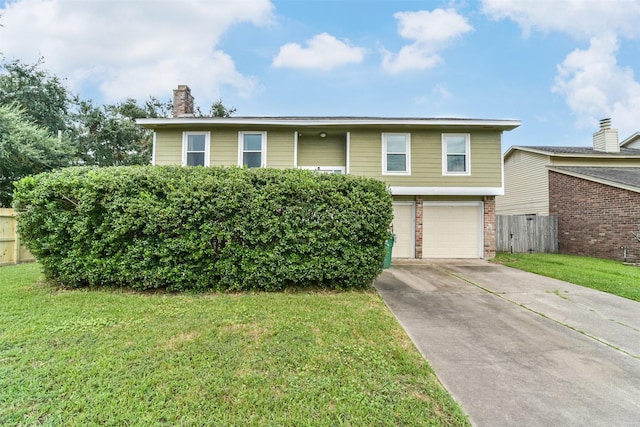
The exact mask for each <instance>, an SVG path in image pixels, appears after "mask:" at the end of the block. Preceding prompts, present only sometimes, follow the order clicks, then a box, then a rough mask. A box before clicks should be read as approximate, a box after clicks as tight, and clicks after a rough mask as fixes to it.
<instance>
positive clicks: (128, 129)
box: [75, 98, 166, 166]
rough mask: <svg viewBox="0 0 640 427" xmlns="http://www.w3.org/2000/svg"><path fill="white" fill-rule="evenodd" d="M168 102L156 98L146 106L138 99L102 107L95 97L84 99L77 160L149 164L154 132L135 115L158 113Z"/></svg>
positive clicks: (120, 163)
mask: <svg viewBox="0 0 640 427" xmlns="http://www.w3.org/2000/svg"><path fill="white" fill-rule="evenodd" d="M164 105H166V104H163V103H160V102H159V101H157V100H155V99H154V98H151V99H150V100H149V101H147V104H145V106H144V107H140V106H138V104H137V102H136V101H135V100H134V99H127V100H126V101H124V102H121V103H119V104H111V105H104V106H98V107H96V106H94V105H93V103H92V102H91V101H81V102H80V104H79V108H78V113H77V115H76V118H75V122H76V126H77V128H76V132H77V136H76V138H75V140H76V150H77V157H78V159H77V162H78V163H79V164H84V165H97V166H121V165H141V164H148V163H149V161H150V160H151V133H150V132H149V131H147V130H146V129H143V128H141V127H140V126H138V125H136V123H135V119H138V118H142V117H153V116H157V115H158V114H160V113H162V111H163V110H161V108H162V107H163V106H164Z"/></svg>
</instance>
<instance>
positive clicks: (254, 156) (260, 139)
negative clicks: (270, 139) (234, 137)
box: [238, 132, 267, 168]
mask: <svg viewBox="0 0 640 427" xmlns="http://www.w3.org/2000/svg"><path fill="white" fill-rule="evenodd" d="M238 144H239V149H238V165H239V166H246V167H248V168H260V167H265V166H266V165H267V133H266V132H240V133H239V134H238Z"/></svg>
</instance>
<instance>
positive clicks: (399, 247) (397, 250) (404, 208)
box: [391, 202, 415, 258]
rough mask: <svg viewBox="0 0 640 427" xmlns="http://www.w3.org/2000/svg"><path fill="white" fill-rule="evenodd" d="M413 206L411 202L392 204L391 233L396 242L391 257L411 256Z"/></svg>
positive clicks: (412, 253) (412, 252)
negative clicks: (394, 236)
mask: <svg viewBox="0 0 640 427" xmlns="http://www.w3.org/2000/svg"><path fill="white" fill-rule="evenodd" d="M413 218H414V206H413V203H402V202H398V203H394V204H393V222H392V227H393V233H394V234H395V235H396V242H395V244H394V245H393V251H392V252H391V256H392V257H393V258H413V257H414V256H415V251H414V245H413V241H414V237H413V236H414V230H415V228H414V226H413Z"/></svg>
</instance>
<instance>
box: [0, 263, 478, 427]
mask: <svg viewBox="0 0 640 427" xmlns="http://www.w3.org/2000/svg"><path fill="white" fill-rule="evenodd" d="M41 279H42V277H41V274H40V267H39V265H38V264H25V265H18V266H9V267H2V268H0V425H2V426H4V425H12V426H13V425H24V426H31V425H48V426H92V425H109V426H123V425H127V426H138V425H140V426H150V425H153V426H162V425H167V426H174V425H179V426H203V425H224V426H246V425H249V426H250V425H254V426H305V425H307V426H329V425H331V426H335V425H345V426H351V425H353V426H363V425H366V426H400V425H404V426H418V425H445V426H458V425H469V423H468V420H467V417H466V416H465V415H464V414H463V412H462V411H461V410H460V408H459V407H458V406H457V404H456V403H455V402H454V401H453V400H452V398H451V397H450V396H449V394H448V393H447V392H446V390H444V388H443V387H442V386H441V385H440V383H439V382H438V380H437V378H436V377H435V375H434V374H433V371H432V370H431V368H430V367H429V365H428V364H427V363H426V362H425V361H424V360H423V358H422V357H421V356H420V354H419V353H418V352H417V350H416V349H415V347H414V346H413V344H412V343H411V342H410V340H409V339H408V337H407V336H406V335H405V333H404V332H403V330H402V329H401V327H400V326H399V325H398V323H397V321H396V320H395V318H394V317H393V316H392V315H391V314H390V312H389V311H388V310H387V308H386V307H385V305H384V303H383V302H382V300H381V299H380V297H379V296H378V295H377V293H375V291H373V290H372V291H367V292H342V293H335V292H321V291H301V292H295V293H293V292H289V293H241V294H214V293H208V294H188V295H184V294H183V295H173V294H166V293H145V294H143V293H132V292H126V291H123V290H113V289H111V290H86V289H85V290H61V289H57V288H55V287H53V286H50V285H47V284H43V283H41V282H39V280H41Z"/></svg>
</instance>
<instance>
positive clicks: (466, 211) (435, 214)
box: [422, 204, 482, 258]
mask: <svg viewBox="0 0 640 427" xmlns="http://www.w3.org/2000/svg"><path fill="white" fill-rule="evenodd" d="M481 218H482V217H481V206H480V205H477V204H473V205H467V204H457V205H456V204H451V205H425V206H424V210H423V237H422V257H423V258H479V257H480V254H481V252H480V250H481V243H482V242H481V240H482V239H481V230H482V220H481Z"/></svg>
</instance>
